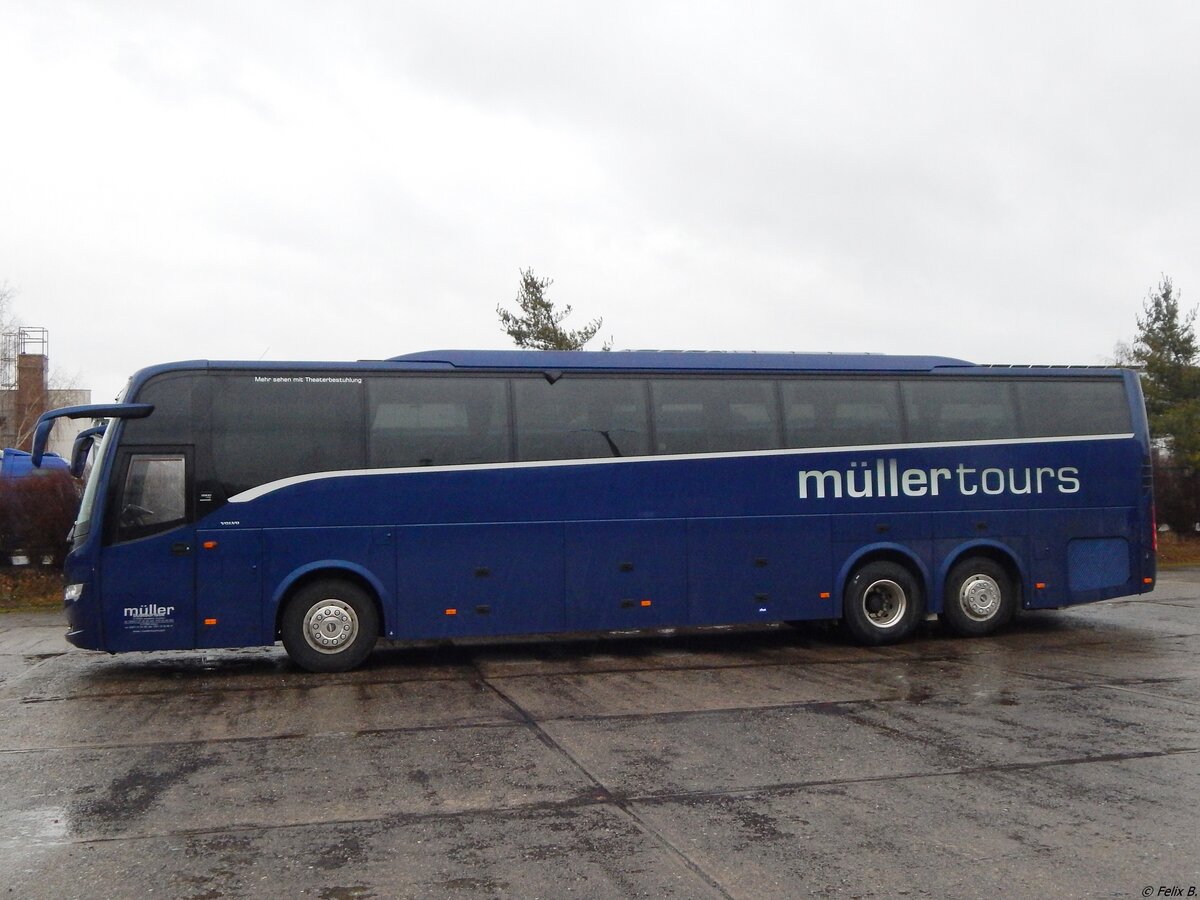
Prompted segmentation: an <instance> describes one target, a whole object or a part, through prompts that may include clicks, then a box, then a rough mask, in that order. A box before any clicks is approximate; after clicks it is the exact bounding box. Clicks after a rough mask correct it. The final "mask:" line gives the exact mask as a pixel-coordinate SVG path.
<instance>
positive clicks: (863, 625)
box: [842, 560, 925, 645]
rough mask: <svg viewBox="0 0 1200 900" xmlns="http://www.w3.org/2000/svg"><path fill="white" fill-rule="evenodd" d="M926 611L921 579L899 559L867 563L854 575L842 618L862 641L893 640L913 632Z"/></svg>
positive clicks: (898, 639)
mask: <svg viewBox="0 0 1200 900" xmlns="http://www.w3.org/2000/svg"><path fill="white" fill-rule="evenodd" d="M924 611H925V598H924V596H923V594H922V591H921V583H920V581H919V580H918V579H917V578H916V577H914V576H913V574H912V572H910V571H909V570H908V569H906V568H905V567H904V566H902V565H900V564H899V563H894V562H888V561H886V560H881V561H879V562H872V563H867V564H866V565H865V566H862V567H861V568H860V569H858V570H857V571H856V572H855V573H854V575H853V576H851V578H850V581H849V583H847V585H846V591H845V593H844V595H843V597H842V621H843V622H844V623H845V626H846V629H847V630H848V631H849V632H850V634H851V635H853V636H854V639H855V640H857V641H858V642H859V643H861V644H871V645H874V644H891V643H895V642H896V641H900V640H903V639H904V638H906V637H908V636H909V635H910V634H912V633H913V630H914V629H915V628H916V627H917V624H918V623H919V622H920V621H921V619H922V617H923V615H924Z"/></svg>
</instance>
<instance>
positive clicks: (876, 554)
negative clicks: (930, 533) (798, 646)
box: [835, 543, 933, 616]
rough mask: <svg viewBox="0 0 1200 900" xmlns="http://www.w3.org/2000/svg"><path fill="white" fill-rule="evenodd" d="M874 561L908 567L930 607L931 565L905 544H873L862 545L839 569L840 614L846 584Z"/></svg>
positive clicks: (838, 593) (838, 600)
mask: <svg viewBox="0 0 1200 900" xmlns="http://www.w3.org/2000/svg"><path fill="white" fill-rule="evenodd" d="M873 562H894V563H896V564H898V565H901V566H904V568H906V569H908V570H909V572H911V573H912V576H913V577H914V578H916V579H917V581H918V582H919V583H920V587H921V589H922V590H923V591H924V592H925V597H926V609H928V602H929V601H928V598H929V594H930V591H931V589H932V587H933V585H932V583H931V581H930V578H929V567H928V566H926V565H925V563H924V562H923V561H922V559H921V557H920V556H918V555H917V554H916V553H914V552H913V551H912V550H911V549H910V548H908V547H906V546H904V545H903V544H894V543H888V544H871V545H870V546H867V547H860V548H859V549H858V550H856V551H855V552H854V553H853V554H851V555H850V556H849V557H848V558H847V559H846V561H845V562H844V563H842V567H841V569H840V570H839V571H838V576H837V581H836V584H837V594H836V595H835V596H836V597H837V605H836V608H837V609H838V615H839V616H840V615H841V608H842V598H843V597H845V595H846V585H847V584H848V583H849V582H850V578H851V577H852V576H853V575H854V573H855V572H856V571H857V570H858V569H860V568H861V567H862V566H865V565H867V564H868V563H873Z"/></svg>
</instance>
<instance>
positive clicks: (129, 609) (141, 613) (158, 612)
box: [125, 603, 175, 619]
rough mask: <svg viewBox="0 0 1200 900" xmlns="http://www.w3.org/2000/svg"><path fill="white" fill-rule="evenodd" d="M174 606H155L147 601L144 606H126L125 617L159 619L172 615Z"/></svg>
mask: <svg viewBox="0 0 1200 900" xmlns="http://www.w3.org/2000/svg"><path fill="white" fill-rule="evenodd" d="M174 613H175V607H173V606H157V605H155V604H153V603H148V604H146V605H145V606H126V607H125V618H127V619H161V618H163V617H164V616H170V615H174Z"/></svg>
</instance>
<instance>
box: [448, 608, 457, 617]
mask: <svg viewBox="0 0 1200 900" xmlns="http://www.w3.org/2000/svg"><path fill="white" fill-rule="evenodd" d="M446 615H448V616H457V615H458V610H457V609H448V610H446Z"/></svg>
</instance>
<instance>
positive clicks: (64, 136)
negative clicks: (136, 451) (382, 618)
mask: <svg viewBox="0 0 1200 900" xmlns="http://www.w3.org/2000/svg"><path fill="white" fill-rule="evenodd" d="M1198 47H1200V4H1196V3H1194V2H1176V3H1169V2H1152V3H1151V2H1138V3H1127V4H1118V3H1107V2H1094V0H1092V2H1071V3H1047V2H1036V3H1027V4H1020V3H1012V2H1005V3H995V2H992V3H978V4H970V3H963V2H945V3H936V2H924V3H898V2H881V3H848V2H847V3H840V2H839V3H833V2H830V3H820V4H817V3H801V2H737V3H733V2H729V3H698V2H680V3H658V2H649V0H640V2H631V3H621V2H613V0H604V2H596V3H581V2H544V3H526V2H511V0H505V2H478V3H467V2H447V0H439V2H429V3H417V2H379V3H349V2H339V3H336V4H334V3H301V2H286V3H285V2H269V0H265V2H259V3H247V2H245V0H236V2H229V3H219V2H207V3H188V4H184V3H160V2H139V3H133V2H128V3H122V2H116V0H106V2H99V0H97V2H93V3H59V2H40V0H39V2H36V3H30V2H22V0H0V129H2V134H3V137H2V138H0V283H4V282H7V284H8V287H9V288H10V289H11V290H12V291H13V292H14V295H15V299H14V306H15V312H16V313H17V314H18V315H19V316H20V318H21V319H22V320H23V321H24V322H25V323H26V324H28V325H40V326H44V327H46V328H48V329H49V330H50V352H51V364H52V367H53V368H54V369H57V370H59V371H61V372H64V373H68V374H71V373H78V380H79V383H80V386H83V387H89V388H92V389H93V391H94V392H95V393H94V398H95V399H96V400H97V401H99V400H105V399H108V398H110V397H112V396H113V395H114V394H115V393H116V392H117V391H118V390H119V389H120V387H121V386H122V384H123V383H124V381H125V379H126V378H127V376H128V375H129V374H130V373H131V372H132V371H134V370H135V369H137V368H139V367H141V366H144V365H148V364H152V363H157V362H163V361H167V360H171V359H192V358H210V359H258V358H262V359H269V360H281V359H284V360H286V359H335V360H340V359H363V358H382V357H388V356H394V355H397V354H400V353H406V352H410V351H415V350H422V349H437V348H444V347H465V348H488V347H504V346H508V345H509V342H508V338H507V336H506V335H504V333H503V332H502V331H501V329H500V327H499V324H498V321H497V317H496V312H495V307H496V305H497V303H501V302H506V303H510V305H511V301H512V300H513V298H514V297H515V296H516V292H517V284H518V278H519V275H518V270H519V269H520V268H522V267H532V268H533V269H534V270H535V271H536V273H537V274H538V275H543V276H549V277H552V278H554V279H555V284H554V286H553V288H552V289H551V291H550V297H551V299H553V300H555V301H557V302H558V303H559V304H566V303H570V304H572V305H573V306H574V308H575V314H574V316H573V318H572V321H571V324H574V325H576V326H578V325H582V324H584V323H585V322H586V321H587V320H588V319H589V318H592V317H595V316H603V317H604V328H603V331H602V335H603V336H605V337H608V336H611V337H612V339H613V342H614V344H615V346H616V347H617V348H618V349H625V348H646V347H654V348H668V349H677V348H685V349H729V350H734V349H739V350H815V351H826V350H832V351H875V352H889V353H915V352H917V353H937V354H944V355H949V356H958V357H963V358H966V359H970V360H975V361H979V362H1017V363H1098V362H1103V361H1105V360H1106V359H1107V357H1108V356H1110V355H1111V353H1112V348H1113V345H1114V344H1115V342H1117V341H1118V340H1123V339H1124V340H1128V339H1130V338H1131V337H1132V335H1133V331H1134V320H1135V317H1136V315H1137V313H1138V311H1139V309H1140V304H1141V301H1142V299H1143V298H1144V296H1145V294H1146V291H1147V290H1148V289H1149V288H1150V287H1151V286H1152V285H1154V284H1155V283H1156V282H1157V281H1158V279H1159V276H1160V273H1166V274H1168V275H1171V276H1172V277H1173V278H1174V279H1175V281H1176V283H1177V285H1179V286H1180V287H1181V288H1182V289H1183V291H1184V295H1183V299H1184V302H1185V304H1187V305H1191V304H1193V303H1195V302H1196V301H1197V300H1200V164H1198V162H1197V160H1198V159H1200V50H1198ZM595 345H596V349H599V341H596V342H595Z"/></svg>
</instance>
